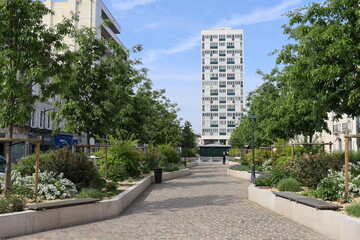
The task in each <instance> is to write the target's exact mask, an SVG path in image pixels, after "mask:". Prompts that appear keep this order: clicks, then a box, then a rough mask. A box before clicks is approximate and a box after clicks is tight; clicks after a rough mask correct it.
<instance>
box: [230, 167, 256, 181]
mask: <svg viewBox="0 0 360 240" xmlns="http://www.w3.org/2000/svg"><path fill="white" fill-rule="evenodd" d="M227 174H228V175H229V176H232V177H238V178H242V179H247V180H250V179H251V173H250V172H248V171H237V170H231V169H228V173H227ZM255 176H256V177H259V176H260V175H259V174H258V173H255Z"/></svg>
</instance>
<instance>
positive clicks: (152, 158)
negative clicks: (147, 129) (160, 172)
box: [141, 148, 161, 173]
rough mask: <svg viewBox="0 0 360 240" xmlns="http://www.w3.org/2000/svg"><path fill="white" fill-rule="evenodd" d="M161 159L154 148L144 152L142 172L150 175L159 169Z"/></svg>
mask: <svg viewBox="0 0 360 240" xmlns="http://www.w3.org/2000/svg"><path fill="white" fill-rule="evenodd" d="M160 159H161V154H160V153H157V152H155V151H154V149H153V148H150V149H149V150H147V151H144V152H143V153H142V162H141V172H143V173H149V172H150V171H152V170H153V169H155V168H157V167H158V164H159V161H160Z"/></svg>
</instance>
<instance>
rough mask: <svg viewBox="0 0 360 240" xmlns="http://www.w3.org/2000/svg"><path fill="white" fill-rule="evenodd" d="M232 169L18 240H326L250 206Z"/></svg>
mask: <svg viewBox="0 0 360 240" xmlns="http://www.w3.org/2000/svg"><path fill="white" fill-rule="evenodd" d="M227 168H228V166H224V165H222V164H211V163H208V164H203V165H200V166H198V167H195V168H192V170H191V172H192V175H190V176H188V177H184V178H179V179H175V180H171V181H167V182H164V183H162V184H155V185H151V186H150V187H149V188H148V189H147V190H146V191H145V193H144V194H143V195H142V196H140V197H139V198H138V199H137V200H136V201H135V202H134V203H133V204H132V205H131V206H130V207H129V208H128V209H127V210H126V211H125V212H124V213H123V214H121V215H120V216H119V217H117V218H114V219H110V220H106V221H102V222H96V223H91V224H86V225H81V226H76V227H71V228H65V229H58V230H52V231H48V232H43V233H38V234H33V235H28V236H24V237H19V238H15V239H44V240H45V239H46V240H48V239H62V240H67V239H101V240H107V239H109V240H112V239H221V240H222V239H242V240H250V239H251V240H285V239H286V240H320V239H321V240H325V239H326V238H325V237H323V236H321V235H320V234H318V233H315V232H313V231H312V230H310V229H308V228H306V227H304V226H301V225H298V224H296V223H295V222H292V221H290V220H288V219H286V218H284V217H281V216H279V215H277V214H274V213H272V212H270V211H268V210H265V209H264V208H261V207H259V206H258V205H256V204H253V203H251V202H249V201H248V200H247V187H248V185H249V182H247V181H244V180H240V179H236V178H232V177H229V176H227V175H226V169H227Z"/></svg>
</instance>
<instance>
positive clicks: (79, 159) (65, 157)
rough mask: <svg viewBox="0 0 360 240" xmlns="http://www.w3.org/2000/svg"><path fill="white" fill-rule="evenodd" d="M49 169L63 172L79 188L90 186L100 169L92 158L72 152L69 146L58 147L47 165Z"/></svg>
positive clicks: (57, 172) (46, 168) (58, 172)
mask: <svg viewBox="0 0 360 240" xmlns="http://www.w3.org/2000/svg"><path fill="white" fill-rule="evenodd" d="M44 170H47V171H51V172H55V173H56V174H60V173H62V174H63V175H64V177H65V178H67V179H69V180H70V181H71V182H73V183H74V184H75V185H76V188H77V189H78V190H80V189H82V188H85V187H89V186H90V185H91V183H92V182H93V181H94V179H96V178H98V177H99V176H98V170H97V167H96V165H95V164H94V162H93V161H92V160H89V159H88V157H87V156H86V155H85V154H84V153H80V152H74V153H73V152H71V151H70V150H69V149H67V148H63V149H58V150H56V152H55V155H54V156H53V158H52V160H51V161H50V162H49V163H48V164H47V165H46V167H45V169H44Z"/></svg>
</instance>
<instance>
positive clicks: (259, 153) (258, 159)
mask: <svg viewBox="0 0 360 240" xmlns="http://www.w3.org/2000/svg"><path fill="white" fill-rule="evenodd" d="M270 158H271V152H270V151H269V150H266V149H257V150H255V156H254V163H255V166H262V165H263V164H264V162H265V161H266V160H268V159H270ZM244 161H245V162H244V164H245V165H251V164H252V151H250V152H248V153H247V154H245V156H244Z"/></svg>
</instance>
